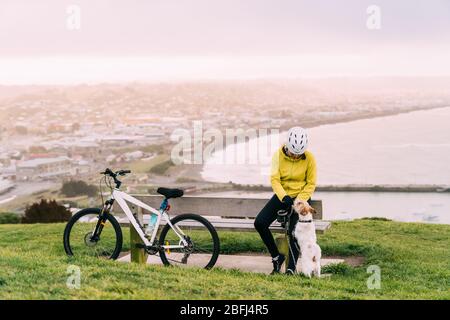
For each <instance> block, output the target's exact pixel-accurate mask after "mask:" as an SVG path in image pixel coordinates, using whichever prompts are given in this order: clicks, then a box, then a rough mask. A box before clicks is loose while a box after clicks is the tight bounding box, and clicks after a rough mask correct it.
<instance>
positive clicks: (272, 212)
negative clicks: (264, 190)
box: [255, 195, 284, 258]
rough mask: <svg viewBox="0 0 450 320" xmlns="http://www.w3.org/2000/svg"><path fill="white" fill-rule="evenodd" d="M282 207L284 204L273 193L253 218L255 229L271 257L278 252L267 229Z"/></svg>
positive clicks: (275, 255)
mask: <svg viewBox="0 0 450 320" xmlns="http://www.w3.org/2000/svg"><path fill="white" fill-rule="evenodd" d="M283 208H284V204H283V203H282V202H281V201H280V200H279V199H278V197H277V196H276V195H274V196H273V197H272V198H271V199H270V200H269V202H267V204H266V205H265V206H264V208H263V209H262V210H261V212H260V213H259V214H258V215H257V216H256V219H255V229H256V231H258V233H259V235H260V236H261V239H262V241H263V242H264V244H265V245H266V247H267V249H268V250H269V252H270V255H271V256H272V258H275V257H277V256H278V255H279V252H278V248H277V245H276V244H275V240H274V239H273V235H272V232H270V230H269V226H270V225H271V224H272V222H274V221H275V220H276V218H277V211H278V210H281V209H283Z"/></svg>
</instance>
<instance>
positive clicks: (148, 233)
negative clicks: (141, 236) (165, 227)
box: [145, 213, 158, 237]
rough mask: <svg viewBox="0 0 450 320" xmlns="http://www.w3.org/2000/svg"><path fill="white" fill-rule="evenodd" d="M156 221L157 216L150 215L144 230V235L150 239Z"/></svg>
mask: <svg viewBox="0 0 450 320" xmlns="http://www.w3.org/2000/svg"><path fill="white" fill-rule="evenodd" d="M157 220H158V216H157V215H156V214H153V213H151V214H150V221H149V222H148V225H147V227H146V228H145V235H146V236H147V237H151V236H152V234H153V230H154V229H155V225H156V221H157Z"/></svg>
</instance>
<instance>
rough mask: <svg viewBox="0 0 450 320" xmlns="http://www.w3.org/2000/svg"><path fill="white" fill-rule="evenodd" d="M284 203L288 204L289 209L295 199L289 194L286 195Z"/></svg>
mask: <svg viewBox="0 0 450 320" xmlns="http://www.w3.org/2000/svg"><path fill="white" fill-rule="evenodd" d="M283 203H284V204H285V205H286V209H287V210H289V209H290V208H291V207H292V205H293V204H294V200H292V198H291V197H289V196H284V198H283Z"/></svg>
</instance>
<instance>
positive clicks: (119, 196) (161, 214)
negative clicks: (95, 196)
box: [110, 188, 187, 249]
mask: <svg viewBox="0 0 450 320" xmlns="http://www.w3.org/2000/svg"><path fill="white" fill-rule="evenodd" d="M110 199H111V200H113V201H116V202H117V204H118V205H119V206H120V207H121V208H122V210H123V212H124V213H125V215H126V216H127V218H128V220H129V221H130V223H131V224H132V225H133V227H134V229H135V230H136V232H137V233H138V235H139V237H140V238H141V240H142V242H143V243H144V244H145V246H146V247H151V246H153V245H154V243H155V238H156V234H157V233H158V229H159V226H160V223H161V218H164V219H165V220H166V222H167V224H169V226H170V227H171V228H172V230H173V231H174V232H175V234H176V235H177V236H178V237H179V238H180V243H183V245H180V244H179V245H163V244H162V243H160V244H159V246H160V247H161V248H163V249H180V248H184V247H185V246H186V245H187V242H186V240H185V239H184V236H185V234H184V233H183V231H182V230H181V229H180V228H178V227H177V226H174V225H172V223H171V222H170V218H169V215H168V214H167V199H164V201H163V202H162V203H161V207H160V208H159V210H156V209H155V208H152V207H150V206H149V205H147V204H145V203H143V202H142V201H140V200H138V199H136V198H134V197H132V196H130V195H129V194H127V193H125V192H123V191H120V190H119V189H117V188H115V189H114V190H113V192H112V194H111V197H110ZM127 202H129V203H132V204H134V205H135V206H137V207H140V208H142V209H144V210H147V211H149V212H151V213H152V214H156V215H157V216H158V218H157V220H156V224H155V226H154V229H153V233H152V235H151V237H150V240H148V239H147V237H146V236H145V234H144V231H143V230H142V227H141V226H140V224H139V223H138V221H137V220H136V218H135V217H134V215H133V213H132V212H131V209H130V208H129V206H128V205H127Z"/></svg>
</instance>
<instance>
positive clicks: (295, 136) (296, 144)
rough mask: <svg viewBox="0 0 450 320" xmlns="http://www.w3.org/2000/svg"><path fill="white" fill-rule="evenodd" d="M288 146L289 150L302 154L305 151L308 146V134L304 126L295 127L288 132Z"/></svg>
mask: <svg viewBox="0 0 450 320" xmlns="http://www.w3.org/2000/svg"><path fill="white" fill-rule="evenodd" d="M286 146H287V148H288V150H289V152H291V153H293V154H296V155H301V154H303V153H305V151H306V148H307V147H308V134H307V133H306V130H305V129H303V128H302V127H293V128H291V129H289V131H288V134H287V141H286Z"/></svg>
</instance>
